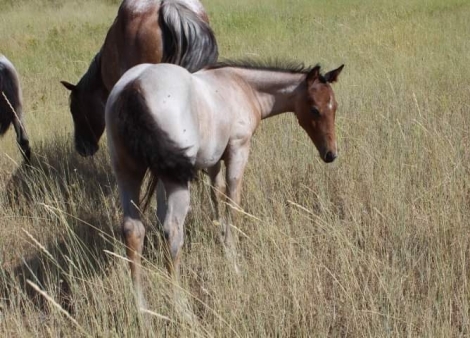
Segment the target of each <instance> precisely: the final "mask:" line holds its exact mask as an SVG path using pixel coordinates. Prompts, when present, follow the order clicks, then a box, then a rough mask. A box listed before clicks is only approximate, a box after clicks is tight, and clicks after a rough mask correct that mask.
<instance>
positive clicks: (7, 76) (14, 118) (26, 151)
mask: <svg viewBox="0 0 470 338" xmlns="http://www.w3.org/2000/svg"><path fill="white" fill-rule="evenodd" d="M11 123H13V127H14V128H15V132H16V142H17V143H18V145H19V147H20V149H21V155H23V158H24V160H25V161H29V159H30V157H31V148H30V147H29V139H28V135H27V133H26V129H25V126H24V122H23V104H22V93H21V87H20V82H19V79H18V73H17V72H16V69H15V67H14V66H13V64H12V63H11V62H10V61H9V60H8V59H7V58H6V57H5V56H4V55H2V54H0V136H3V135H4V134H5V133H6V131H7V130H8V128H9V127H10V124H11Z"/></svg>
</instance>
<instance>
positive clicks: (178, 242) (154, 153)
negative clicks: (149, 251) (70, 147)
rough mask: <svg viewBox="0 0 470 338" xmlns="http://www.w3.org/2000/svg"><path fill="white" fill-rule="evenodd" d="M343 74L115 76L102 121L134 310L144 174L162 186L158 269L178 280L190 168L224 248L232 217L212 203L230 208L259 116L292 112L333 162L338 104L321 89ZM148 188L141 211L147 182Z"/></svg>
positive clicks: (215, 71)
mask: <svg viewBox="0 0 470 338" xmlns="http://www.w3.org/2000/svg"><path fill="white" fill-rule="evenodd" d="M342 69H343V66H341V67H339V68H337V69H335V70H332V71H330V72H328V73H326V74H325V75H322V74H321V73H320V66H318V65H317V66H315V67H304V66H302V65H301V66H289V65H287V66H282V65H277V66H269V65H263V64H257V63H250V62H247V63H236V62H235V63H230V62H228V63H219V64H216V65H214V66H210V67H209V68H207V69H203V70H201V71H198V72H196V73H194V74H191V73H189V72H188V71H187V70H186V69H184V68H182V67H179V66H176V65H171V64H157V65H150V64H144V65H139V66H136V67H134V68H132V69H130V70H129V71H128V72H126V73H125V74H124V75H123V77H122V78H121V79H120V80H119V81H118V82H117V84H116V86H115V87H114V88H113V90H112V92H111V94H110V96H109V99H108V102H107V105H106V124H107V135H108V146H109V152H110V155H111V163H112V167H113V170H114V173H115V175H116V178H117V183H118V187H119V192H120V198H121V203H122V207H123V212H124V219H123V224H122V229H123V234H124V240H125V243H126V247H127V256H128V258H129V260H130V268H131V275H132V279H133V283H134V286H135V291H136V295H137V300H138V301H139V302H140V304H143V295H142V290H141V266H140V264H141V254H142V249H143V244H144V237H145V228H144V225H143V224H142V222H141V217H140V212H141V211H140V210H139V209H138V206H139V205H140V204H139V201H140V190H141V185H142V182H143V178H144V175H145V173H146V171H147V170H149V171H150V173H151V175H152V177H153V181H152V182H155V181H156V180H157V179H160V180H162V182H163V185H164V188H165V190H166V194H167V206H166V210H167V211H166V215H165V217H164V222H163V231H164V235H165V239H166V243H167V245H168V252H169V257H167V267H168V268H169V271H170V273H172V274H173V275H176V276H178V271H179V262H180V255H181V248H182V245H183V234H184V229H183V225H184V221H185V217H186V214H187V212H188V208H189V202H190V193H189V182H190V181H191V179H192V178H193V176H194V174H195V171H196V170H198V169H206V170H207V172H208V174H209V176H210V178H211V181H212V193H211V196H212V199H213V202H214V205H215V207H216V215H215V217H216V218H217V220H218V221H219V222H220V223H221V224H225V244H226V245H227V246H228V247H230V246H231V241H232V239H231V231H230V225H229V224H230V222H231V218H232V217H233V215H231V213H232V212H233V211H232V208H227V214H226V215H224V216H222V215H221V214H220V213H219V199H221V198H226V199H227V201H228V203H229V204H230V205H232V206H237V205H239V203H240V187H241V182H242V177H243V172H244V169H245V165H246V163H247V161H248V155H249V152H250V143H251V138H252V136H253V134H254V132H255V130H256V128H257V127H258V125H259V123H260V122H261V121H262V120H263V119H265V118H268V117H271V116H275V115H278V114H281V113H284V112H294V114H295V116H296V117H297V120H298V122H299V124H300V126H301V127H302V128H303V129H304V130H305V131H306V133H307V134H308V136H309V137H310V139H311V140H312V141H313V143H314V145H315V146H316V148H317V149H318V151H319V153H320V157H321V158H322V160H323V161H325V162H327V163H329V162H333V161H334V160H335V158H336V157H337V147H336V138H335V128H334V124H335V112H336V109H337V103H336V100H335V95H334V93H333V89H332V87H331V86H330V84H331V83H332V82H335V81H337V79H338V76H339V74H340V72H341V70H342ZM222 161H223V162H224V164H225V166H226V175H225V180H224V178H223V177H222V174H221V162H222ZM225 182H226V184H227V187H226V190H225ZM147 189H148V190H147V194H146V198H145V199H147V200H144V201H143V202H144V205H146V204H147V203H148V198H150V196H151V195H152V191H153V190H154V189H155V183H150V185H149V186H148V187H147ZM224 191H225V193H224ZM144 208H145V207H144Z"/></svg>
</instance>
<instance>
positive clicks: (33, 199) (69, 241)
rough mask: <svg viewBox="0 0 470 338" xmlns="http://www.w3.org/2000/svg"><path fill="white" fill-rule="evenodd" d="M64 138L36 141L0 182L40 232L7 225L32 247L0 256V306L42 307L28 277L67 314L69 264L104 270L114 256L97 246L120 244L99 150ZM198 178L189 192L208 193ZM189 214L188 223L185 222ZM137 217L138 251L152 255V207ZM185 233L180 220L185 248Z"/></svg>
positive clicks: (107, 169) (156, 236) (92, 272)
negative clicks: (141, 240) (8, 258)
mask: <svg viewBox="0 0 470 338" xmlns="http://www.w3.org/2000/svg"><path fill="white" fill-rule="evenodd" d="M69 143H70V142H67V141H66V140H56V141H53V142H50V143H45V144H42V145H39V146H36V147H35V152H34V154H33V156H32V158H31V161H30V162H29V163H22V164H21V165H20V166H19V167H18V168H17V169H16V170H15V172H14V173H13V174H12V175H11V177H10V179H9V180H8V182H7V184H6V187H5V189H4V193H3V195H4V196H3V204H4V206H5V207H6V208H11V213H12V214H14V215H21V216H22V218H27V219H30V220H31V221H32V222H33V223H34V224H33V228H34V229H38V228H40V229H41V232H43V231H44V232H46V236H43V234H41V236H40V237H41V238H42V239H41V240H37V242H35V240H36V238H35V236H34V235H31V234H29V233H26V232H25V233H24V234H23V233H22V232H21V226H22V225H21V224H18V225H14V226H15V227H17V228H16V229H14V231H16V232H19V233H20V234H21V236H22V237H24V238H26V240H27V241H28V242H30V243H32V244H33V245H32V247H33V248H34V249H33V250H32V252H29V251H28V252H26V253H24V254H23V253H22V254H21V256H24V257H16V258H15V260H14V261H13V263H11V262H10V263H7V264H5V263H2V265H3V266H2V268H1V269H0V306H1V303H3V304H6V305H7V306H8V305H9V306H23V305H27V304H25V303H29V304H31V303H32V304H33V305H34V306H36V307H37V308H38V309H40V310H41V311H45V312H47V311H48V309H49V308H50V307H49V306H48V304H47V301H46V300H45V299H44V297H43V296H41V295H40V294H39V293H38V292H37V290H35V289H34V288H33V287H32V286H31V285H30V284H29V283H28V281H31V282H33V283H34V284H36V285H37V286H39V287H40V289H42V290H48V292H49V291H51V290H52V291H53V295H52V296H53V298H54V300H55V301H57V302H58V303H59V304H60V305H61V307H62V308H63V309H65V310H66V311H68V312H69V313H71V314H73V313H74V292H73V290H72V289H73V287H72V283H73V281H72V280H71V277H70V275H71V273H70V269H71V267H79V268H80V271H79V272H80V273H81V274H82V275H83V276H84V279H90V278H92V277H94V276H104V275H105V274H106V271H107V270H108V269H109V268H110V267H111V266H112V264H113V262H116V260H115V259H114V258H113V257H111V256H110V255H109V254H107V253H106V252H105V250H107V251H110V252H114V251H116V248H117V247H122V245H123V244H122V238H121V233H120V228H119V224H120V222H121V214H122V213H121V211H120V206H119V198H118V193H117V184H116V181H115V179H114V175H113V174H112V170H111V166H110V163H109V159H108V155H107V152H106V151H104V150H101V151H99V152H98V153H97V155H95V156H94V157H93V158H82V157H81V156H80V155H78V154H77V153H76V152H75V150H74V149H72V147H71V145H69ZM203 179H204V178H203V175H202V174H199V175H198V179H197V180H196V182H195V183H196V184H199V189H198V190H200V192H199V194H198V196H197V197H198V198H205V199H208V194H209V193H208V189H206V188H201V186H203V183H202V181H203ZM195 197H196V196H195ZM0 203H2V201H1V199H0ZM189 216H190V217H189V221H188V222H187V223H188V225H189V224H191V223H193V222H191V217H192V216H191V215H189ZM144 217H145V218H144V219H145V223H146V224H147V230H148V231H147V234H146V238H145V244H144V248H145V249H144V257H153V256H155V253H151V252H150V251H151V248H156V247H159V246H160V245H162V240H163V239H162V236H161V231H159V230H161V229H159V227H158V226H152V225H155V224H156V217H155V214H154V212H152V211H150V210H149V211H148V212H147V213H146V215H145V216H144ZM61 228H63V229H61ZM47 232H49V233H50V234H47ZM192 232H193V231H192V229H191V226H190V225H189V226H188V227H186V238H187V241H186V242H187V243H188V245H187V248H186V249H185V250H186V253H189V251H191V245H190V243H191V236H192ZM44 238H45V239H44ZM149 242H152V245H148V244H150V243H149ZM153 258H155V257H153ZM159 259H160V260H161V259H162V258H159ZM129 280H130V278H129Z"/></svg>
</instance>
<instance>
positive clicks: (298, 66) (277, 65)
mask: <svg viewBox="0 0 470 338" xmlns="http://www.w3.org/2000/svg"><path fill="white" fill-rule="evenodd" d="M226 67H234V68H243V69H253V70H265V71H270V72H282V73H292V74H308V73H309V72H311V71H312V70H313V69H314V68H318V70H320V65H319V64H316V65H315V66H306V65H305V64H304V63H303V62H295V61H285V60H277V59H274V60H252V59H243V60H224V61H220V62H217V63H215V64H212V65H210V66H208V67H207V69H220V68H226ZM322 78H323V76H322Z"/></svg>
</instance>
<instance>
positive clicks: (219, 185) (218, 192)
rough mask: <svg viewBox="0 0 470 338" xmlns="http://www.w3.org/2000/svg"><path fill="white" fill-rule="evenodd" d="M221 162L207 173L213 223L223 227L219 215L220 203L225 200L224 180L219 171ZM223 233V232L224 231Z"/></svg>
mask: <svg viewBox="0 0 470 338" xmlns="http://www.w3.org/2000/svg"><path fill="white" fill-rule="evenodd" d="M221 166H222V165H221V162H220V161H219V162H217V164H216V165H215V166H213V167H210V168H208V169H207V173H208V174H209V177H210V179H211V200H212V206H213V209H214V210H213V211H214V221H216V222H218V223H219V224H220V225H221V226H223V223H225V222H223V221H222V217H221V215H220V201H222V200H225V179H224V177H223V174H222V171H221ZM224 232H225V230H224Z"/></svg>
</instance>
